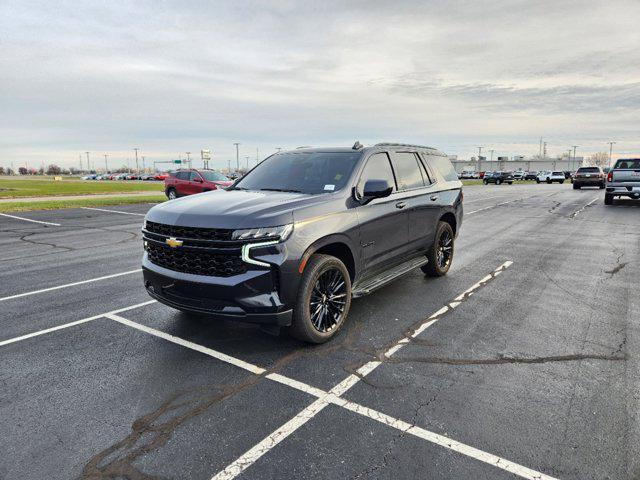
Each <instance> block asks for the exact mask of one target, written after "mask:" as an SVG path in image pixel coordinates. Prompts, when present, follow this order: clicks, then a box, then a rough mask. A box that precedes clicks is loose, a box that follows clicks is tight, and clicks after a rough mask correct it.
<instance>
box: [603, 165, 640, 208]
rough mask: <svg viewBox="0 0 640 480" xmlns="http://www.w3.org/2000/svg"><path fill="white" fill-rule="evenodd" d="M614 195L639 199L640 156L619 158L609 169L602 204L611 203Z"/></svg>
mask: <svg viewBox="0 0 640 480" xmlns="http://www.w3.org/2000/svg"><path fill="white" fill-rule="evenodd" d="M614 197H630V198H633V199H636V200H638V199H640V158H621V159H620V160H618V161H617V162H616V164H615V165H614V167H613V169H611V170H610V171H609V173H608V174H607V190H606V193H605V194H604V204H605V205H611V204H612V203H613V198H614Z"/></svg>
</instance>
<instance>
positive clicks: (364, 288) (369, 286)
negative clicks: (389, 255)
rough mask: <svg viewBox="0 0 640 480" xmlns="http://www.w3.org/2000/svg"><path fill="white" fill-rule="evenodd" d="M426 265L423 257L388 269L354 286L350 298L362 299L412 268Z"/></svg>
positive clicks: (426, 261)
mask: <svg viewBox="0 0 640 480" xmlns="http://www.w3.org/2000/svg"><path fill="white" fill-rule="evenodd" d="M427 263H428V260H427V259H426V258H425V257H421V258H414V259H413V260H409V261H408V262H404V263H401V264H400V265H397V266H395V267H393V268H390V269H389V270H386V271H384V272H382V273H381V274H379V275H376V276H375V277H373V278H369V279H367V280H365V281H364V282H363V283H358V284H357V285H355V286H354V288H353V292H352V293H351V296H352V297H353V298H358V297H364V296H365V295H368V294H370V293H371V292H373V291H374V290H376V289H378V288H380V287H382V286H384V285H386V284H387V283H389V282H392V281H393V280H395V279H396V278H398V277H401V276H402V275H404V274H405V273H409V272H410V271H411V270H413V269H414V268H418V267H421V266H422V265H426V264H427Z"/></svg>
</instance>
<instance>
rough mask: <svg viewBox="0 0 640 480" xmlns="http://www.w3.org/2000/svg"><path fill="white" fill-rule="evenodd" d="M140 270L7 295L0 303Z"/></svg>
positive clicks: (139, 269) (139, 270) (130, 272)
mask: <svg viewBox="0 0 640 480" xmlns="http://www.w3.org/2000/svg"><path fill="white" fill-rule="evenodd" d="M141 271H142V269H141V268H137V269H136V270H129V271H128V272H121V273H114V274H112V275H105V276H103V277H96V278H90V279H88V280H81V281H79V282H73V283H67V284H65V285H57V286H55V287H48V288H42V289H40V290H33V291H31V292H25V293H18V294H16V295H9V296H8V297H2V298H0V302H3V301H5V300H13V299H14V298H21V297H28V296H30V295H37V294H38V293H45V292H52V291H54V290H60V289H61V288H68V287H75V286H77V285H84V284H85V283H92V282H98V281H100V280H107V279H109V278H116V277H121V276H123V275H131V274H132V273H138V272H141Z"/></svg>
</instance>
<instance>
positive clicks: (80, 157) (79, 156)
mask: <svg viewBox="0 0 640 480" xmlns="http://www.w3.org/2000/svg"><path fill="white" fill-rule="evenodd" d="M78 158H79V159H80V171H81V172H82V154H81V153H80V154H78Z"/></svg>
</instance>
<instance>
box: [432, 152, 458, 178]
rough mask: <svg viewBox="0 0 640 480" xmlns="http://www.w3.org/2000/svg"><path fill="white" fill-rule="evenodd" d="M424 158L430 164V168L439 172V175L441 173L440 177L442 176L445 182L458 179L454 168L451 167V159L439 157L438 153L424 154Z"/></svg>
mask: <svg viewBox="0 0 640 480" xmlns="http://www.w3.org/2000/svg"><path fill="white" fill-rule="evenodd" d="M424 158H425V160H426V162H427V163H428V164H429V165H430V166H431V168H432V169H434V170H436V171H437V172H438V173H440V175H442V178H444V179H445V180H446V181H447V182H453V181H457V180H458V174H457V173H456V169H455V168H454V167H453V164H452V163H451V160H449V159H448V158H447V157H441V156H439V155H424Z"/></svg>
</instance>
